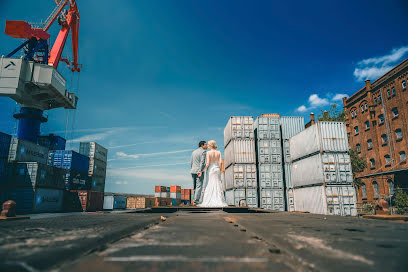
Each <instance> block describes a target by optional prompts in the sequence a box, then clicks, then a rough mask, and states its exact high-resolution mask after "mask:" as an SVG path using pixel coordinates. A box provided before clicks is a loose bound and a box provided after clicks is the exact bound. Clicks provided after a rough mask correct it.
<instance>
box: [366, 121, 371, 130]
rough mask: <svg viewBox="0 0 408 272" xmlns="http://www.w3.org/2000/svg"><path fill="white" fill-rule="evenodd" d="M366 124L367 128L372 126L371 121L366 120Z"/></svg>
mask: <svg viewBox="0 0 408 272" xmlns="http://www.w3.org/2000/svg"><path fill="white" fill-rule="evenodd" d="M365 126H366V129H369V128H370V122H369V121H365Z"/></svg>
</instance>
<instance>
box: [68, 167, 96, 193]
mask: <svg viewBox="0 0 408 272" xmlns="http://www.w3.org/2000/svg"><path fill="white" fill-rule="evenodd" d="M65 188H66V189H67V190H91V178H90V177H89V176H88V173H84V172H81V171H78V170H67V173H66V178H65Z"/></svg>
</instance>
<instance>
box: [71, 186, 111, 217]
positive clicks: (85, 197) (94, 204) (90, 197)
mask: <svg viewBox="0 0 408 272" xmlns="http://www.w3.org/2000/svg"><path fill="white" fill-rule="evenodd" d="M71 192H77V193H78V197H79V201H80V202H81V205H82V210H83V211H87V212H94V211H102V210H103V194H104V193H103V192H95V191H71Z"/></svg>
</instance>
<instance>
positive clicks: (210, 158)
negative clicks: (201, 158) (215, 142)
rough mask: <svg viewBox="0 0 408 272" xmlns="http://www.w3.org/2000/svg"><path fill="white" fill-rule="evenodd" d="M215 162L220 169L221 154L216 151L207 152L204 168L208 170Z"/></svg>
mask: <svg viewBox="0 0 408 272" xmlns="http://www.w3.org/2000/svg"><path fill="white" fill-rule="evenodd" d="M213 162H216V163H218V166H219V167H220V168H221V164H222V157H221V152H220V151H218V150H211V151H207V158H206V166H205V168H208V166H210V164H211V163H213Z"/></svg>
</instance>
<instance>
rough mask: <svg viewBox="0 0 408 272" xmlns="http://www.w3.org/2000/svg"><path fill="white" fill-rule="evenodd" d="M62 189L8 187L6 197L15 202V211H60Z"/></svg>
mask: <svg viewBox="0 0 408 272" xmlns="http://www.w3.org/2000/svg"><path fill="white" fill-rule="evenodd" d="M63 197H64V190H60V189H50V188H37V189H33V188H32V187H13V188H10V189H8V197H7V198H8V199H9V200H13V201H15V202H16V213H17V214H27V213H44V212H60V211H62V203H63Z"/></svg>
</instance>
